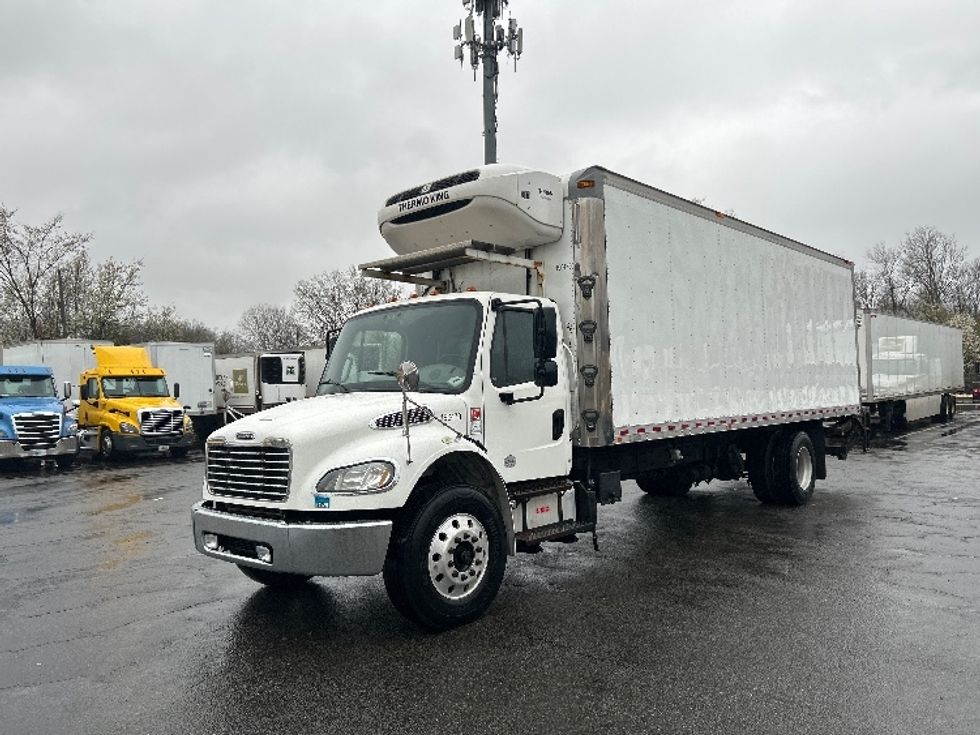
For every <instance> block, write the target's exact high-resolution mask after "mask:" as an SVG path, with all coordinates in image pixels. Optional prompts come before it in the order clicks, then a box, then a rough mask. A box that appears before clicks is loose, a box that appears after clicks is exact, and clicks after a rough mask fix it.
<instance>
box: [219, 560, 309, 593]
mask: <svg viewBox="0 0 980 735" xmlns="http://www.w3.org/2000/svg"><path fill="white" fill-rule="evenodd" d="M236 566H237V567H238V568H239V569H241V570H242V574H244V575H245V576H246V577H248V578H249V579H251V580H252V581H253V582H258V583H259V584H264V585H265V586H266V587H276V588H279V589H288V588H290V587H299V586H301V585H304V584H306V583H307V582H309V581H310V578H309V577H308V576H306V575H303V574H289V573H287V572H273V571H272V570H270V569H256V568H255V567H247V566H245V565H244V564H238V565H236Z"/></svg>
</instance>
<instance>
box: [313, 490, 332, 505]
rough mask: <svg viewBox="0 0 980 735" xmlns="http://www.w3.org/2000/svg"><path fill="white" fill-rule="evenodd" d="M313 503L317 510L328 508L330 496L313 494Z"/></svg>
mask: <svg viewBox="0 0 980 735" xmlns="http://www.w3.org/2000/svg"><path fill="white" fill-rule="evenodd" d="M313 502H314V503H315V504H316V507H317V508H329V507H330V496H329V495H320V494H319V493H314V495H313Z"/></svg>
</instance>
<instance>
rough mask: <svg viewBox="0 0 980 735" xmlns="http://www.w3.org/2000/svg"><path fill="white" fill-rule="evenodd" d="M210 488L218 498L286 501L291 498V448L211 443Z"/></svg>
mask: <svg viewBox="0 0 980 735" xmlns="http://www.w3.org/2000/svg"><path fill="white" fill-rule="evenodd" d="M206 462H207V482H208V489H209V490H210V491H211V492H212V493H213V494H215V495H226V496H229V497H233V498H254V499H256V500H285V499H286V497H287V496H288V495H289V470H290V455H289V448H288V447H264V446H243V445H236V444H209V445H208V449H207V460H206Z"/></svg>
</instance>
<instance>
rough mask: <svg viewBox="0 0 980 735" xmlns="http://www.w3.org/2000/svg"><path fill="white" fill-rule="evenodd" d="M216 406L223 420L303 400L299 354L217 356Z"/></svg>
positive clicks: (303, 372)
mask: <svg viewBox="0 0 980 735" xmlns="http://www.w3.org/2000/svg"><path fill="white" fill-rule="evenodd" d="M214 364H215V386H216V403H217V407H218V409H219V411H221V412H223V413H224V414H225V420H226V421H230V420H235V419H238V418H240V417H241V416H244V415H248V414H251V413H255V412H256V411H262V410H264V409H266V408H271V407H272V406H278V405H279V404H281V403H289V402H291V401H298V400H300V399H302V398H306V358H305V356H304V354H303V352H302V351H283V352H262V353H240V354H233V355H217V356H216V357H215V359H214Z"/></svg>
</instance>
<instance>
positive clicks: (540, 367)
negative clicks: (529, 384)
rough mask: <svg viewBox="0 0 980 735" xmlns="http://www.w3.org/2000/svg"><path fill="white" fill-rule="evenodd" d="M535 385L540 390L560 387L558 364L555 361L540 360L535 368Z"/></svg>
mask: <svg viewBox="0 0 980 735" xmlns="http://www.w3.org/2000/svg"><path fill="white" fill-rule="evenodd" d="M534 384H535V385H536V386H538V387H539V388H551V387H553V386H556V385H558V363H557V362H555V361H554V360H538V362H537V364H536V365H535V366H534Z"/></svg>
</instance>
